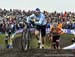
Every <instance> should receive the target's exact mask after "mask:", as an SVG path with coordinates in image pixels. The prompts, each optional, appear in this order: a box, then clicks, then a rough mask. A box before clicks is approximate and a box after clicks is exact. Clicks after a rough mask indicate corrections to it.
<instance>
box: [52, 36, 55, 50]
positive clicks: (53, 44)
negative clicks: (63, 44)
mask: <svg viewBox="0 0 75 57" xmlns="http://www.w3.org/2000/svg"><path fill="white" fill-rule="evenodd" d="M52 38H53V41H52V42H53V43H52V46H53V49H56V36H53V37H52Z"/></svg>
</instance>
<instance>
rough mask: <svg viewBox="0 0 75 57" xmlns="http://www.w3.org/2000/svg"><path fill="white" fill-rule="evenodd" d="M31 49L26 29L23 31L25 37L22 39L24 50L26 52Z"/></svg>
mask: <svg viewBox="0 0 75 57" xmlns="http://www.w3.org/2000/svg"><path fill="white" fill-rule="evenodd" d="M28 49H29V31H28V29H26V30H25V31H23V37H22V50H24V51H26V50H28Z"/></svg>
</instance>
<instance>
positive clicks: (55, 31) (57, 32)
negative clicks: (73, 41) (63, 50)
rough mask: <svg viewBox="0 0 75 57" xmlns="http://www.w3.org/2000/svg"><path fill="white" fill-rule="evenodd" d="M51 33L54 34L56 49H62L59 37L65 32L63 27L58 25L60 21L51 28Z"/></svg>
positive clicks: (53, 39) (53, 40)
mask: <svg viewBox="0 0 75 57" xmlns="http://www.w3.org/2000/svg"><path fill="white" fill-rule="evenodd" d="M50 31H51V35H52V42H53V44H52V45H53V47H54V49H60V46H59V41H60V40H59V39H60V35H61V34H63V33H64V32H63V31H62V28H61V27H60V26H59V25H58V23H54V24H53V25H52V26H51V28H50Z"/></svg>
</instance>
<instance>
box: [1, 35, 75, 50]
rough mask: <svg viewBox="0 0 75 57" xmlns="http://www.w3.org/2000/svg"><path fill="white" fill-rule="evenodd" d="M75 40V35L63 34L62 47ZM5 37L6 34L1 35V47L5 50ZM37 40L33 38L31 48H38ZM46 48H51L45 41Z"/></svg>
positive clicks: (17, 36)
mask: <svg viewBox="0 0 75 57" xmlns="http://www.w3.org/2000/svg"><path fill="white" fill-rule="evenodd" d="M20 36H21V34H17V35H16V36H15V37H14V39H13V41H14V40H15V38H19V37H20ZM72 38H74V35H72V34H63V35H61V38H60V46H61V47H65V46H68V45H70V44H72V42H71V39H72ZM4 39H5V35H4V34H0V45H1V46H2V47H3V48H4V47H5V41H4ZM37 43H38V41H37V39H36V38H35V37H33V39H32V41H31V42H30V46H31V47H33V48H36V47H37ZM44 45H45V48H47V49H48V48H50V43H48V42H46V41H45V44H44Z"/></svg>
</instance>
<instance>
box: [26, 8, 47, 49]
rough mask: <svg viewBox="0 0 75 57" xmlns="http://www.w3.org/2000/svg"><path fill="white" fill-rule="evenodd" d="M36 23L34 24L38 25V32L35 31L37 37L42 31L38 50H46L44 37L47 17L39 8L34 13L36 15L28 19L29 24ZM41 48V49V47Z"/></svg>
mask: <svg viewBox="0 0 75 57" xmlns="http://www.w3.org/2000/svg"><path fill="white" fill-rule="evenodd" d="M32 19H33V21H34V24H35V25H36V30H35V35H36V36H38V35H39V34H40V33H39V32H40V31H41V36H42V38H41V40H40V39H39V37H38V40H39V42H38V48H44V36H45V34H46V19H45V15H44V14H43V13H42V12H41V11H40V9H39V8H36V10H35V11H34V14H32V15H30V16H28V17H27V22H28V23H30V22H29V20H32ZM40 46H41V47H40Z"/></svg>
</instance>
